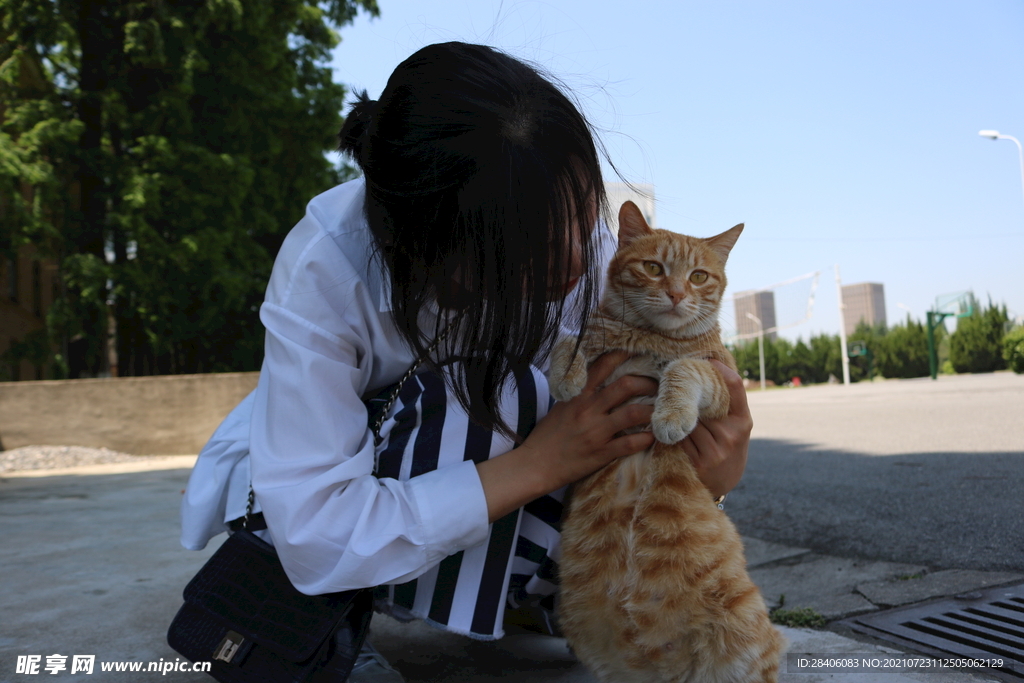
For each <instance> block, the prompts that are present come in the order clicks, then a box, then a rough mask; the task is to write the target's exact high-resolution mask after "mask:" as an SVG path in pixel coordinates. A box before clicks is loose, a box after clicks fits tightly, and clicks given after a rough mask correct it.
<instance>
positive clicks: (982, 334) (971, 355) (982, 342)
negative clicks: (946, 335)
mask: <svg viewBox="0 0 1024 683" xmlns="http://www.w3.org/2000/svg"><path fill="white" fill-rule="evenodd" d="M1009 319H1010V316H1009V315H1008V314H1007V312H1006V305H1005V304H1004V305H1002V306H996V305H995V304H993V303H992V301H991V300H989V304H988V307H987V308H985V309H984V310H980V308H975V309H974V313H973V314H972V315H971V316H970V317H967V318H960V319H958V320H957V323H956V331H955V332H953V334H952V335H951V336H950V339H949V360H950V362H951V363H952V364H953V368H954V369H955V370H956V371H957V372H992V371H994V370H1002V369H1004V368H1005V367H1006V359H1005V358H1004V357H1003V348H1002V342H1003V337H1004V336H1005V335H1006V327H1007V323H1008V322H1009Z"/></svg>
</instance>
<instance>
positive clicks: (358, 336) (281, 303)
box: [250, 214, 488, 595]
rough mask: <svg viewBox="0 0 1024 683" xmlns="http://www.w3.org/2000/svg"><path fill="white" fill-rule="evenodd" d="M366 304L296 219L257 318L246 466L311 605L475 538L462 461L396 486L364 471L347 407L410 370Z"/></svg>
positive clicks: (362, 411) (339, 263) (475, 503)
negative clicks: (258, 358) (259, 333)
mask: <svg viewBox="0 0 1024 683" xmlns="http://www.w3.org/2000/svg"><path fill="white" fill-rule="evenodd" d="M377 303H378V302H377V301H374V300H373V296H371V295H370V293H369V291H368V290H367V288H366V286H365V283H364V282H363V281H362V279H361V278H360V277H359V275H358V272H357V270H356V269H355V268H354V267H353V264H351V263H349V262H348V260H347V259H346V257H345V256H344V254H343V253H342V252H341V251H340V250H339V249H338V248H337V245H336V244H335V243H334V241H333V240H332V238H331V236H330V235H328V234H327V233H326V232H325V231H324V230H323V228H322V227H321V226H320V224H319V223H318V221H317V219H316V218H315V217H314V216H312V215H310V214H307V216H306V217H305V218H304V219H303V220H302V221H300V223H299V224H298V225H297V226H296V228H295V229H294V230H293V231H292V232H291V233H289V236H288V238H287V239H286V240H285V243H284V245H283V246H282V248H281V252H280V254H279V256H278V260H277V262H276V263H275V266H274V272H273V274H272V276H271V281H270V286H269V287H268V290H267V298H266V301H265V303H264V304H263V307H262V309H261V311H260V318H261V320H262V322H263V324H264V325H265V326H266V356H265V359H264V363H263V368H262V371H261V373H260V379H259V384H258V386H257V389H256V395H255V400H254V403H253V412H252V426H251V431H250V449H251V456H250V457H251V469H252V483H253V489H254V490H255V492H256V496H257V498H258V500H259V503H260V506H261V507H262V510H263V513H264V515H265V517H266V520H267V525H268V529H269V531H270V535H271V537H272V539H273V542H274V546H275V547H276V549H277V552H278V554H279V556H280V558H281V562H282V564H283V565H284V568H285V571H286V572H287V573H288V576H289V578H290V579H291V580H292V582H293V583H294V584H295V586H296V588H298V589H299V590H300V591H302V592H304V593H307V594H311V595H312V594H320V593H327V592H334V591H341V590H348V589H352V588H363V587H370V586H376V585H380V584H389V583H401V582H404V581H408V580H411V579H413V578H415V577H417V576H419V575H420V574H422V573H423V572H425V571H426V570H427V569H429V568H430V567H432V566H433V565H435V564H437V563H438V562H440V561H441V560H442V559H443V558H445V557H446V556H448V555H450V554H452V553H454V552H457V551H458V550H461V549H465V548H468V547H472V546H474V545H477V544H479V543H482V542H484V541H485V540H486V538H487V534H488V518H487V503H486V499H485V498H484V493H483V487H482V485H481V483H480V479H479V476H478V475H477V471H476V467H475V465H474V463H473V462H471V461H467V462H462V463H460V464H458V465H454V466H450V467H445V468H443V469H439V470H436V471H433V472H429V473H427V474H423V475H421V476H418V477H415V478H413V479H410V480H408V481H398V480H395V479H377V478H376V477H374V476H373V474H372V471H373V466H374V445H373V437H372V434H371V433H370V431H369V429H368V428H367V414H366V408H365V406H364V404H363V402H362V399H361V397H362V396H363V395H364V394H365V393H366V392H367V391H368V390H370V389H374V388H377V387H379V386H380V384H376V382H377V381H379V380H384V381H385V382H384V383H391V382H394V381H397V380H398V378H399V376H400V375H401V374H402V373H403V372H404V371H405V370H406V369H407V368H408V366H409V364H410V363H411V357H410V356H409V355H408V354H409V352H408V351H402V348H403V347H402V345H401V344H400V342H399V340H398V339H397V333H396V332H395V331H394V329H393V327H390V328H389V327H388V325H389V315H388V314H381V312H380V311H379V310H378V308H377ZM403 354H404V355H403ZM389 364H390V365H389Z"/></svg>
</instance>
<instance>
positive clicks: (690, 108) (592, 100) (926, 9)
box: [333, 0, 1024, 338]
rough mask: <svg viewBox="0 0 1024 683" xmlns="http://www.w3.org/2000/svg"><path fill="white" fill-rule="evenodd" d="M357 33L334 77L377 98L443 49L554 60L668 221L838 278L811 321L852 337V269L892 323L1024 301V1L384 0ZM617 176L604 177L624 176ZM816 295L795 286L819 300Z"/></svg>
mask: <svg viewBox="0 0 1024 683" xmlns="http://www.w3.org/2000/svg"><path fill="white" fill-rule="evenodd" d="M379 1H380V8H381V16H380V18H379V19H368V18H366V17H365V16H361V17H359V18H358V19H357V20H356V22H355V24H354V25H352V26H347V27H345V28H344V29H342V31H341V36H342V43H341V45H339V47H338V48H337V49H336V50H335V53H334V61H333V66H334V69H335V79H336V80H337V81H338V82H341V83H344V84H346V85H348V86H350V87H354V88H366V89H367V90H368V91H369V93H370V95H371V96H372V97H376V96H377V95H379V94H380V92H381V90H382V89H383V87H384V84H385V83H386V81H387V77H388V76H389V75H390V73H391V70H392V69H393V68H394V67H395V66H396V65H397V64H398V63H399V62H400V61H401V60H402V59H404V58H405V57H407V56H408V55H409V54H411V53H412V52H414V51H415V50H417V49H418V48H420V47H422V46H423V45H427V44H430V43H435V42H442V41H448V40H463V41H467V42H478V43H486V44H489V45H494V46H496V47H500V48H502V49H504V50H506V51H508V52H510V53H512V54H514V55H516V56H518V57H521V58H525V59H528V60H531V61H533V62H535V63H538V64H540V65H541V66H542V67H544V68H545V69H546V70H547V71H548V72H549V73H552V74H554V75H555V76H557V77H558V78H559V79H561V81H562V82H563V83H564V84H565V85H566V86H568V87H569V88H570V89H571V90H572V91H573V92H574V93H575V94H576V96H577V98H578V99H579V100H580V102H581V104H582V107H583V109H584V112H585V113H586V114H587V116H588V117H589V118H590V119H591V120H592V121H593V122H594V123H595V124H596V125H597V127H598V128H599V129H601V130H602V131H603V133H602V139H603V141H604V143H605V146H606V147H607V149H608V152H609V155H610V157H611V159H612V162H613V163H614V164H615V165H616V167H617V168H618V169H619V171H620V172H621V173H622V175H623V176H624V177H625V179H626V180H628V181H631V182H637V183H652V184H653V185H654V186H655V194H656V199H657V222H658V226H657V227H660V228H666V229H669V230H674V231H677V232H683V233H687V234H694V235H701V236H707V235H712V234H716V233H718V232H721V231H722V230H725V229H726V228H728V227H730V226H732V225H734V224H736V223H739V222H745V223H746V226H747V227H746V230H745V232H744V234H743V236H742V237H741V238H740V240H739V243H738V244H737V246H736V248H735V250H734V251H733V254H732V256H731V258H730V262H729V270H728V273H729V279H730V289H731V290H732V291H740V290H745V289H756V288H760V287H764V286H767V285H770V284H773V283H776V282H780V281H783V280H787V279H789V278H791V277H794V276H797V275H801V274H803V273H807V272H810V271H815V270H820V271H822V278H821V282H820V286H819V288H818V295H817V299H816V304H815V315H814V317H813V318H812V320H811V321H810V322H809V323H806V324H804V325H802V326H800V327H797V328H793V329H792V330H790V331H789V332H787V333H786V336H791V337H796V336H804V337H805V338H806V336H808V335H809V334H812V333H817V332H819V331H827V332H830V333H835V332H836V331H838V325H839V314H838V310H837V305H836V304H837V297H836V287H835V279H834V271H833V266H834V265H835V264H839V266H840V268H841V274H842V278H843V282H844V283H846V284H852V283H857V282H865V281H871V282H882V283H883V284H884V285H885V293H886V306H887V310H888V318H889V321H890V324H891V323H893V322H895V321H897V320H899V319H902V318H904V317H905V316H906V311H905V310H903V309H902V308H900V307H897V304H898V303H899V304H903V305H905V306H907V307H909V309H910V310H911V311H912V313H913V316H914V317H915V318H918V319H922V318H923V317H924V312H925V310H927V308H929V307H930V306H931V305H932V303H933V302H934V300H935V297H936V296H938V295H940V294H945V293H948V292H953V291H959V290H973V291H974V292H975V294H976V295H977V296H978V297H979V298H980V299H981V300H982V301H985V300H986V299H987V297H988V296H989V295H990V296H991V297H992V299H993V300H995V301H996V302H1004V303H1006V304H1007V306H1008V307H1009V309H1010V311H1011V313H1012V314H1015V315H1018V316H1024V190H1022V186H1021V183H1022V179H1021V171H1020V165H1019V161H1018V155H1017V148H1016V146H1015V145H1014V144H1013V143H1012V142H1010V141H1007V140H999V141H991V140H987V139H984V138H981V137H979V136H978V134H977V133H978V131H979V130H981V129H997V130H999V131H1000V132H1002V133H1004V134H1009V135H1014V136H1016V137H1017V138H1019V139H1021V140H1024V3H1022V2H1019V0H1016V1H1011V0H1002V1H995V0H993V1H987V0H978V1H976V2H971V3H965V2H941V1H939V2H936V1H933V2H917V1H913V2H912V1H897V0H888V1H886V2H879V1H874V0H869V1H861V2H844V3H838V2H820V0H819V1H817V2H791V1H787V0H778V1H777V2H767V1H761V2H754V1H722V2H710V1H706V2H689V1H685V0H684V1H681V2H633V3H606V2H601V1H599V0H592V1H590V2H582V1H577V0H548V1H546V2H532V1H525V0H519V1H517V0H505V1H504V2H499V1H497V0H446V1H445V2H432V1H430V2H427V1H420V2H415V1H412V0H379ZM608 179H610V180H611V179H614V177H613V176H612V174H611V173H610V172H609V178H608ZM804 293H806V288H804V289H802V290H801V291H800V292H799V293H798V292H795V291H794V292H793V293H792V294H793V296H797V297H799V298H802V296H803V294H804Z"/></svg>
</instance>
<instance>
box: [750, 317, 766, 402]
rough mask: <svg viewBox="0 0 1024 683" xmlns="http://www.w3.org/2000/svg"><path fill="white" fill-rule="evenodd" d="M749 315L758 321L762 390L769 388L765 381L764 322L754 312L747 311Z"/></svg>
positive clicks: (758, 354) (758, 350) (758, 349)
mask: <svg viewBox="0 0 1024 683" xmlns="http://www.w3.org/2000/svg"><path fill="white" fill-rule="evenodd" d="M747 317H748V318H750V319H751V320H753V321H754V322H755V323H757V357H758V360H759V361H760V363H761V391H764V390H765V389H767V388H768V385H767V384H766V383H765V381H764V323H762V322H761V319H760V318H758V317H757V316H756V315H754V314H753V313H747Z"/></svg>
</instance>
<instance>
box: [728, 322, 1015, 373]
mask: <svg viewBox="0 0 1024 683" xmlns="http://www.w3.org/2000/svg"><path fill="white" fill-rule="evenodd" d="M935 341H936V345H937V351H938V361H939V367H940V368H942V371H943V372H947V373H951V372H993V371H995V370H1004V369H1006V368H1009V369H1011V370H1013V371H1014V372H1017V373H1024V326H1017V327H1013V326H1012V325H1011V324H1010V320H1009V315H1008V313H1007V310H1006V306H1005V305H995V304H992V303H991V302H989V305H988V307H986V308H981V307H977V308H975V311H974V313H973V314H972V315H971V316H970V317H966V318H960V319H958V320H957V325H956V331H955V332H953V333H952V334H949V333H948V332H947V331H946V328H945V326H943V325H939V326H938V328H937V329H936V330H935ZM764 347H765V348H764V352H765V377H766V378H767V379H769V380H771V381H772V382H774V383H776V384H780V385H781V384H786V383H788V382H791V381H792V380H793V378H794V377H799V378H800V380H801V382H803V383H817V382H826V381H828V380H829V376H832V377H842V372H843V370H842V355H841V352H840V343H839V335H829V334H820V335H817V336H814V337H811V338H810V339H809V340H808V341H807V342H804V340H803V339H799V340H797V341H796V342H791V341H789V340H788V339H782V338H777V339H774V340H772V339H768V338H765V344H764ZM847 347H848V349H850V350H851V352H853V353H856V352H860V353H861V355H855V356H853V357H851V359H850V379H851V381H854V382H856V381H859V380H862V379H867V378H868V377H871V376H878V375H880V376H882V377H890V378H898V377H926V376H927V375H928V374H929V373H930V366H929V362H928V335H927V330H926V329H925V325H924V323H922V322H919V321H916V320H913V319H911V318H910V317H909V316H908V317H907V319H906V320H905V321H904V322H902V323H899V324H897V325H894V326H892V327H885V326H881V325H879V326H874V327H872V326H870V325H867V324H865V323H861V324H860V326H858V327H857V329H856V331H855V332H854V333H853V334H852V335H850V336H849V337H848V338H847ZM731 350H732V352H733V355H734V356H735V357H736V364H737V365H738V366H739V369H740V374H742V375H743V376H744V377H748V378H750V379H759V378H760V367H759V360H758V350H757V340H756V339H755V340H749V341H744V342H740V343H738V344H736V345H735V346H734V347H732V349H731Z"/></svg>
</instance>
